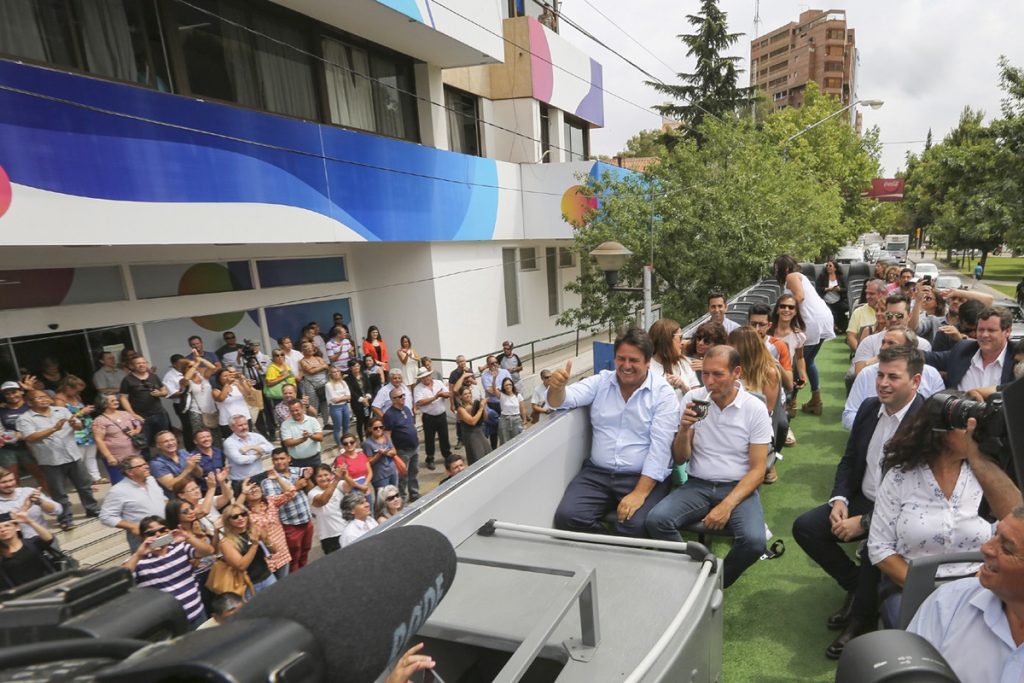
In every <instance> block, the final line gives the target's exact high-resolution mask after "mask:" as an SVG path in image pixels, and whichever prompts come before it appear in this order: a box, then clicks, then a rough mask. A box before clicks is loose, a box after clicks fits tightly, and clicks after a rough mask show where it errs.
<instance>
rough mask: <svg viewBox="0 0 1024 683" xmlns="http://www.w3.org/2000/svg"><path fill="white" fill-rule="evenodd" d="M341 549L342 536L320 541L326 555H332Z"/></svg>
mask: <svg viewBox="0 0 1024 683" xmlns="http://www.w3.org/2000/svg"><path fill="white" fill-rule="evenodd" d="M340 549H341V536H333V537H331V538H324V539H322V540H321V541H320V550H323V551H324V555H330V554H331V553H333V552H334V551H335V550H340Z"/></svg>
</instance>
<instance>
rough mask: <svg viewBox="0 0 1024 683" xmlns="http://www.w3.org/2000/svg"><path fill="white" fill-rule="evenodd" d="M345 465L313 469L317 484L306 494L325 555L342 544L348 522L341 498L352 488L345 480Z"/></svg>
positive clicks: (314, 481)
mask: <svg viewBox="0 0 1024 683" xmlns="http://www.w3.org/2000/svg"><path fill="white" fill-rule="evenodd" d="M344 469H345V468H344V467H333V468H332V467H331V466H330V465H326V464H324V465H318V466H317V467H316V468H315V469H314V471H313V483H315V484H316V486H315V487H314V488H313V489H312V490H311V491H310V492H309V493H307V494H306V495H307V497H308V498H309V508H310V511H311V512H312V513H313V528H314V529H315V530H316V537H317V540H319V541H320V549H321V550H323V551H324V554H325V555H329V554H330V553H333V552H334V551H335V550H337V549H338V548H340V547H341V533H342V532H343V531H344V530H345V526H346V525H347V524H348V522H346V521H345V518H344V517H342V516H341V499H342V497H343V496H344V495H345V493H346V492H348V491H350V490H351V488H350V487H349V484H348V482H347V481H345V475H346V474H347V473H346V472H345V471H344Z"/></svg>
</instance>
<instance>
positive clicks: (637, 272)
mask: <svg viewBox="0 0 1024 683" xmlns="http://www.w3.org/2000/svg"><path fill="white" fill-rule="evenodd" d="M700 133H701V138H702V140H703V144H701V145H698V144H697V142H696V141H695V140H693V139H683V140H681V141H680V142H679V144H678V145H676V147H675V148H674V149H673V150H672V151H671V152H669V153H668V154H667V155H666V156H665V157H664V158H663V160H662V162H661V163H660V164H657V165H656V166H654V167H653V168H652V169H651V170H650V171H649V172H648V173H647V174H646V175H640V174H630V175H627V176H626V177H624V178H615V177H612V176H608V175H606V176H605V177H603V178H601V179H600V180H596V181H591V182H590V184H589V186H588V191H589V192H591V193H593V194H594V195H595V196H597V197H599V199H600V202H599V208H598V210H597V211H596V212H595V213H594V215H593V216H591V217H590V218H591V220H589V221H588V222H587V223H585V224H584V225H582V226H578V227H577V228H576V230H575V231H574V236H575V242H574V249H575V250H576V251H577V252H578V254H579V258H580V262H581V263H582V264H586V265H584V267H583V272H582V274H581V276H580V277H579V278H578V279H577V280H576V281H575V282H572V283H569V284H568V285H567V289H569V290H570V291H573V292H577V293H579V294H580V295H581V301H582V303H581V305H580V307H579V308H576V309H570V310H567V311H565V312H564V313H563V314H562V316H561V317H560V318H559V322H560V323H561V324H563V325H572V326H577V325H579V326H592V325H602V324H611V325H613V326H619V325H621V324H622V322H623V321H625V320H627V319H629V318H630V317H631V315H632V312H633V311H634V310H635V308H636V305H637V297H635V296H633V295H629V294H619V293H613V294H611V295H609V293H608V291H607V287H606V286H605V284H604V278H603V277H602V276H601V274H600V273H598V272H596V268H595V267H594V266H592V265H591V263H590V262H591V259H590V257H589V252H590V251H591V250H592V249H594V247H596V246H597V245H598V244H600V243H601V242H604V241H607V240H615V241H618V242H621V243H622V244H623V245H625V246H626V247H627V248H628V249H630V250H631V251H632V252H633V256H632V257H631V258H630V260H629V262H628V263H627V264H626V266H625V267H624V268H623V270H622V271H621V272H620V283H621V284H622V285H623V286H634V287H636V286H640V283H641V282H642V277H641V269H642V267H643V265H644V264H645V263H647V262H648V261H649V260H650V259H651V251H652V245H654V246H653V265H654V268H655V275H656V281H655V284H654V292H653V294H654V299H655V301H658V302H660V303H661V304H662V306H663V310H664V315H666V316H668V317H674V318H676V319H677V320H689V319H690V318H692V317H693V316H695V315H696V314H698V313H699V312H700V311H702V310H704V308H705V306H706V295H707V292H708V291H709V290H710V289H712V288H716V289H717V288H722V289H725V290H726V291H736V290H737V289H738V288H739V287H741V286H745V285H746V284H748V283H750V282H752V281H754V280H755V279H757V278H758V277H760V276H761V275H763V274H764V273H766V272H767V268H768V264H769V263H770V261H771V259H773V258H774V257H775V256H776V255H778V254H780V253H791V254H793V255H794V256H796V257H797V258H814V257H816V256H817V254H818V251H819V245H820V244H822V243H824V242H828V243H836V241H837V240H840V239H841V236H842V235H843V226H842V223H841V216H842V205H843V202H842V198H841V196H840V195H839V192H838V188H837V187H836V186H834V185H833V186H829V187H823V186H821V185H819V184H817V183H814V182H807V180H806V178H805V177H804V175H803V173H804V171H803V169H802V168H801V167H800V166H799V165H798V164H795V163H792V162H789V161H787V160H786V159H784V158H783V157H782V156H781V155H780V154H779V149H778V146H777V145H776V144H775V142H774V141H773V140H771V139H769V138H767V137H765V136H764V135H762V134H761V133H760V132H759V131H757V130H755V129H754V128H753V127H752V126H751V125H750V124H749V123H748V122H741V123H736V122H729V123H724V122H721V121H717V120H714V119H706V120H705V121H704V123H703V125H702V127H701V130H700ZM839 243H841V242H839Z"/></svg>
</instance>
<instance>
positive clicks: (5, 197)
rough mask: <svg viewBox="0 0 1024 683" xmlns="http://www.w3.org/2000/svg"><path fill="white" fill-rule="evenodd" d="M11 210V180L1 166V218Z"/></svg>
mask: <svg viewBox="0 0 1024 683" xmlns="http://www.w3.org/2000/svg"><path fill="white" fill-rule="evenodd" d="M9 208H11V179H10V178H8V177H7V171H5V170H4V167H3V166H0V216H3V215H4V214H5V213H7V209H9Z"/></svg>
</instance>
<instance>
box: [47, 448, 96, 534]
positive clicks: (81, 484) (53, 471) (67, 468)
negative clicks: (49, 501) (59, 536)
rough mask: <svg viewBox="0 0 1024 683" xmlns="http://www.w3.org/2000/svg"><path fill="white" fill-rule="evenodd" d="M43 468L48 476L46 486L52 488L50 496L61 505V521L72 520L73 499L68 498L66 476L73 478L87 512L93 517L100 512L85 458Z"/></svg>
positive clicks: (72, 481) (73, 483) (72, 482)
mask: <svg viewBox="0 0 1024 683" xmlns="http://www.w3.org/2000/svg"><path fill="white" fill-rule="evenodd" d="M42 468H43V475H44V476H45V477H46V487H47V488H48V489H50V497H51V498H53V500H54V501H55V502H56V503H57V504H58V505H60V506H61V512H60V521H61V522H70V521H71V501H70V500H69V499H68V492H67V489H66V488H65V487H64V479H65V477H66V478H68V479H70V480H71V484H72V485H73V486H74V487H75V490H76V491H78V495H79V497H80V498H81V500H82V507H84V508H85V511H86V513H87V514H89V515H91V516H93V517H95V516H96V515H98V514H99V513H100V506H99V505H98V504H97V503H96V498H94V497H93V495H92V477H90V476H89V471H88V470H87V469H85V461H84V460H75V461H74V462H67V463H64V464H63V465H42Z"/></svg>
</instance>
